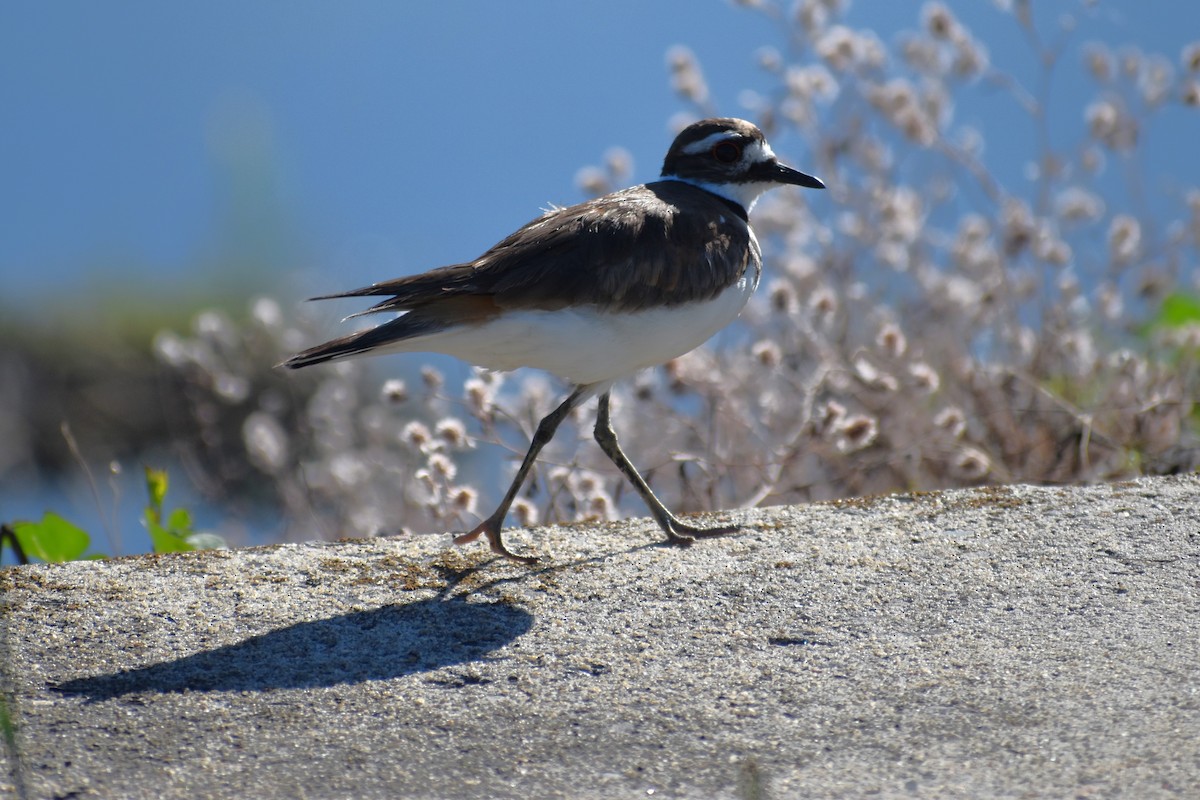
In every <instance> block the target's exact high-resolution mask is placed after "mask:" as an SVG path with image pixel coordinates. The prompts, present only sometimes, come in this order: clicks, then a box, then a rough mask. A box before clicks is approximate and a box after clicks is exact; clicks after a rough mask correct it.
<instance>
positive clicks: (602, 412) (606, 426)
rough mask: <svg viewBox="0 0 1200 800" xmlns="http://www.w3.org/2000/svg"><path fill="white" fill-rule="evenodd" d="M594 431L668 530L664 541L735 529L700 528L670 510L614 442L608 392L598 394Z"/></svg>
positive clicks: (685, 541)
mask: <svg viewBox="0 0 1200 800" xmlns="http://www.w3.org/2000/svg"><path fill="white" fill-rule="evenodd" d="M595 433H596V442H597V443H598V444H599V445H600V449H601V450H603V451H604V454H605V455H606V456H608V457H609V458H610V459H611V460H612V462H613V463H614V464H616V465H617V468H618V469H619V470H621V472H622V474H624V475H625V477H626V478H628V479H629V482H630V483H632V484H633V488H634V489H637V492H638V494H640V495H641V496H642V500H644V501H646V505H647V506H649V507H650V513H651V515H653V517H654V520H655V521H656V522H657V523H658V526H659V527H660V528H662V529H663V531H664V532H665V533H666V534H667V541H669V542H671V543H672V544H678V545H688V544H691V543H692V542H693V541H694V537H697V536H721V535H723V534H726V533H733V532H734V531H736V530H738V526H736V525H729V526H724V527H717V528H699V527H696V526H695V525H689V524H687V523H686V522H684V521H683V520H681V519H679V517H676V516H675V515H674V514H672V513H671V512H670V511H669V510H668V509H667V507H666V506H664V505H663V504H662V501H661V500H659V499H658V498H657V497H656V496H655V495H654V492H653V491H652V490H651V489H650V485H649V484H647V483H646V481H645V480H644V479H643V478H642V476H641V473H639V472H638V471H637V467H635V466H633V464H632V463H631V462H630V461H629V458H628V456H626V455H625V453H624V451H622V450H621V445H620V443H618V442H617V432H616V431H615V430H613V426H612V420H611V419H610V418H609V414H608V392H605V393H604V394H602V395H600V407H599V409H598V411H597V413H596V431H595Z"/></svg>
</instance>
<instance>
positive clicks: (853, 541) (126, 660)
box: [0, 477, 1200, 800]
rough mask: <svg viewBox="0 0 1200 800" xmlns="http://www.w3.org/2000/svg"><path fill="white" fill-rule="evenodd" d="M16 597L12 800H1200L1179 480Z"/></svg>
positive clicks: (184, 575)
mask: <svg viewBox="0 0 1200 800" xmlns="http://www.w3.org/2000/svg"><path fill="white" fill-rule="evenodd" d="M717 516H719V517H720V518H721V519H722V520H733V519H736V520H739V521H741V522H744V523H745V524H746V526H747V531H746V532H744V533H741V534H738V535H732V536H729V537H726V538H722V539H719V540H712V541H705V542H701V543H699V544H697V545H696V546H693V547H691V548H689V549H674V548H670V547H664V546H659V545H658V544H656V542H657V540H658V538H659V536H660V533H659V531H658V530H657V528H656V527H655V526H654V525H653V523H651V522H649V521H647V520H632V521H626V522H620V523H612V524H607V525H599V526H594V525H580V526H572V527H546V528H540V529H534V530H529V531H514V532H512V535H511V540H512V541H511V544H512V545H513V546H514V547H519V548H521V550H522V551H524V552H529V551H536V552H539V553H541V554H542V555H544V556H546V558H545V560H544V563H543V564H541V565H539V566H537V567H534V568H528V567H524V566H519V565H515V564H511V563H508V562H505V561H501V560H495V559H493V558H491V557H490V555H489V554H488V553H487V551H486V549H485V548H483V547H480V546H478V545H474V546H470V547H468V548H466V549H463V550H458V549H453V548H450V547H447V539H446V538H444V537H417V538H410V539H376V540H370V541H351V542H342V543H334V544H324V543H319V544H305V545H285V546H278V547H267V548H258V549H250V550H239V551H232V552H228V551H227V552H208V553H196V554H186V555H176V556H158V557H139V558H127V559H120V560H115V561H108V562H100V563H96V562H90V563H73V564H61V565H50V566H38V567H22V568H17V569H11V570H8V571H6V572H4V573H3V574H2V575H0V580H2V581H3V584H2V585H3V588H4V606H3V610H4V618H3V619H4V626H5V627H4V629H3V642H2V644H3V652H2V653H0V655H2V667H3V680H4V684H5V689H6V692H7V703H8V709H9V713H10V714H11V716H12V718H13V720H14V721H15V723H16V732H15V737H13V738H12V741H11V742H10V743H9V747H8V749H7V753H6V754H5V755H4V758H5V759H6V769H4V770H3V771H2V772H0V794H3V795H5V796H15V797H18V798H52V797H53V798H68V797H69V798H154V799H155V800H167V798H206V797H219V798H407V797H413V798H492V797H526V798H550V797H572V798H576V797H577V798H633V797H639V798H645V797H672V798H673V797H688V798H767V797H770V798H792V797H868V796H869V797H881V798H892V797H904V798H909V797H913V798H933V797H954V798H963V797H987V798H999V797H1004V798H1008V797H1011V798H1026V797H1086V798H1094V797H1118V796H1120V797H1124V798H1155V797H1177V798H1196V797H1200V633H1198V631H1200V522H1198V520H1200V480H1197V479H1196V478H1195V477H1180V478H1163V479H1147V480H1139V481H1136V482H1131V483H1123V484H1118V485H1113V486H1096V487H1087V488H1031V487H1011V488H987V489H977V490H967V491H956V492H947V493H930V494H917V495H899V496H892V497H882V498H873V499H868V500H862V501H853V502H842V503H829V504H818V505H812V506H801V507H789V508H771V509H761V510H753V511H738V512H730V513H728V514H722V515H717Z"/></svg>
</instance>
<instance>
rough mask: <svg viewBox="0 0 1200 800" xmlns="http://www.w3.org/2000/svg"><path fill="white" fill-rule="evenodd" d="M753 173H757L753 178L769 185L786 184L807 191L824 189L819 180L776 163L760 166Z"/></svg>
mask: <svg viewBox="0 0 1200 800" xmlns="http://www.w3.org/2000/svg"><path fill="white" fill-rule="evenodd" d="M755 172H758V173H759V174H758V175H756V176H755V177H757V178H759V179H760V180H762V181H765V182H769V183H786V184H790V185H792V186H803V187H805V188H807V189H824V188H825V184H824V183H822V182H821V179H820V178H814V177H813V176H812V175H805V174H804V173H803V172H801V171H800V170H798V169H792V168H791V167H788V166H784V165H783V164H780V163H779V162H778V161H776V162H775V163H767V164H760V165H758V168H757V169H756V170H755Z"/></svg>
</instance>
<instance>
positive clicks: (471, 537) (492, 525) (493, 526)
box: [454, 519, 537, 564]
mask: <svg viewBox="0 0 1200 800" xmlns="http://www.w3.org/2000/svg"><path fill="white" fill-rule="evenodd" d="M501 521H502V520H492V519H485V520H484V521H483V522H481V523H479V524H478V525H476V526H475V528H474V529H473V530H470V531H468V532H467V533H460V534H459V535H457V536H455V537H454V543H455V544H458V545H463V544H469V543H471V542H473V541H475V540H476V539H478V538H479V537H480V536H486V537H487V540H488V546H489V547H491V548H492V552H493V553H496V554H498V555H502V556H504V557H505V558H507V559H510V560H512V561H516V562H518V563H521V564H536V563H537V559H536V558H535V557H533V556H519V555H517V554H516V553H514V552H512V551H511V550H509V549H508V548H507V547H505V546H504V540H503V539H502V538H500V523H501Z"/></svg>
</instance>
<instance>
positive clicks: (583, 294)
mask: <svg viewBox="0 0 1200 800" xmlns="http://www.w3.org/2000/svg"><path fill="white" fill-rule="evenodd" d="M788 185H791V186H799V187H806V188H809V189H823V188H825V184H824V183H822V182H821V180H820V179H818V178H815V177H813V176H811V175H807V174H805V173H803V172H800V171H799V170H796V169H793V168H791V167H789V166H785V165H784V164H782V163H781V162H780V161H779V159H778V158H777V157H776V155H775V153H774V152H773V151H772V150H771V147H770V145H769V144H768V143H767V139H766V137H765V135H764V134H763V132H762V131H761V130H760V129H759V128H758V127H757V126H756V125H754V124H753V123H750V122H747V121H746V120H742V119H735V118H731V117H720V118H711V119H703V120H700V121H697V122H694V123H692V124H690V125H688V126H686V127H684V128H683V129H682V130H681V131H680V132H679V133H678V134H677V135H676V137H675V139H674V141H673V142H672V143H671V146H670V148H669V149H668V150H667V155H666V157H665V158H664V159H663V164H662V170H661V174H660V177H659V179H658V180H656V181H652V182H649V183H645V184H641V185H638V186H633V187H630V188H627V189H623V190H619V191H616V192H613V193H611V194H606V195H604V196H602V197H597V198H594V199H591V200H587V201H585V202H582V203H579V204H577V205H572V206H568V207H563V208H553V209H551V210H549V211H547V212H545V213H544V214H543V215H542V216H540V217H538V218H536V219H534V220H532V221H530V222H529V223H527V224H525V225H524V226H522V227H521V228H519V229H518V230H516V231H515V232H514V233H512V234H510V235H509V236H508V237H506V238H504V239H503V240H501V241H500V242H499V243H497V244H496V245H494V246H493V247H491V248H490V249H489V250H487V252H485V253H484V254H483V255H481V256H479V257H478V258H476V259H475V260H473V261H465V262H462V263H459V264H452V265H449V266H443V267H439V268H436V269H432V270H429V271H427V272H424V273H421V274H417V275H411V276H408V277H403V278H398V279H395V280H389V281H384V282H381V283H375V284H372V285H370V286H366V287H363V288H361V289H354V290H352V291H348V292H340V293H337V294H331V295H323V296H321V297H314V298H312V299H313V300H328V299H333V298H349V297H384V298H386V299H383V300H380V301H378V302H376V303H375V304H374V305H372V306H370V307H369V308H367V309H365V310H363V311H359V312H357V313H355V314H352V315H351V317H357V316H361V315H365V314H383V313H392V314H398V316H395V317H394V318H392V319H390V320H389V321H386V322H383V323H382V324H380V325H378V326H376V327H374V328H369V329H367V330H364V331H360V332H357V333H352V334H350V335H348V336H342V337H340V338H337V339H333V340H331V341H328V342H325V343H324V344H320V345H317V346H315V347H312V348H309V349H307V350H304V351H303V352H300V353H297V354H296V355H294V356H292V357H290V358H288V359H287V360H286V361H284V362H283V364H282V366H285V367H288V368H291V369H298V368H300V367H307V366H310V365H313V364H320V363H324V362H327V361H334V360H338V359H344V358H352V357H356V356H366V355H379V354H384V353H400V352H429V353H442V354H447V355H451V356H455V357H457V358H459V359H461V360H463V361H466V362H469V363H471V364H474V365H476V366H479V367H482V368H485V369H489V370H501V371H503V370H512V369H516V368H518V367H534V368H538V369H541V370H544V371H546V372H549V373H551V374H554V375H557V376H558V377H560V378H562V379H564V380H565V381H567V382H568V383H569V384H570V386H571V387H572V388H571V390H570V393H569V394H568V395H567V397H566V399H565V400H563V401H562V402H561V404H559V405H558V406H557V407H556V408H555V409H554V410H553V411H551V412H550V413H549V414H548V415H546V417H545V418H543V419H542V420H541V422H540V423H539V424H538V426H537V428H536V430H535V431H534V434H533V437H532V440H531V442H530V445H529V449H528V451H527V452H526V454H525V457H524V459H523V460H522V462H521V465H520V467H519V468H518V469H517V473H516V475H515V477H514V478H513V480H512V482H511V484H510V485H509V487H508V490H507V492H506V493H505V495H504V498H503V499H502V500H501V502H500V505H499V506H498V507H497V508H496V510H495V511H494V512H493V513H492V514H491V515H490V516H489V517H487V518H486V519H484V520H483V521H482V522H480V523H479V525H477V526H476V527H475V528H474V529H473V530H471V531H469V532H466V533H462V534H459V535H457V536H455V538H454V542H455V543H456V544H460V545H462V544H466V543H468V542H472V541H475V540H477V539H479V537H481V536H482V537H486V539H487V542H488V544H489V545H490V547H491V550H492V551H493V552H495V553H497V554H499V555H501V556H504V557H506V558H509V559H512V560H514V561H517V562H521V563H525V564H533V563H536V561H537V559H536V557H533V556H524V555H518V554H516V553H513V552H512V551H510V550H509V549H508V547H507V546H506V545H505V544H504V540H503V537H502V536H501V528H502V526H503V523H504V520H505V518H506V517H507V515H508V511H509V507H510V506H511V505H512V503H513V501H514V499H515V498H516V497H517V494H518V493H519V492H520V490H521V487H522V486H523V485H524V483H525V479H526V477H527V476H528V474H529V471H530V469H531V468H532V467H533V465H534V463H535V461H536V460H537V456H538V453H539V452H540V451H541V450H542V448H543V447H545V446H546V444H547V443H548V442H549V441H550V440H551V439H552V438H553V436H554V433H555V431H556V430H557V429H558V427H559V425H560V424H561V423H562V421H563V420H564V419H565V418H566V417H567V416H568V415H569V414H570V413H571V411H572V410H574V409H575V408H577V407H579V406H580V405H582V404H583V403H585V402H587V401H588V400H590V399H592V398H593V397H596V398H598V402H597V411H596V424H595V429H594V436H595V439H596V442H597V443H598V444H599V445H600V449H601V450H602V451H603V452H604V454H605V455H606V456H608V458H609V459H610V460H611V461H612V462H613V463H614V464H615V465H616V466H617V468H618V469H619V470H620V471H621V473H622V474H623V475H624V477H625V478H626V479H627V480H628V481H629V482H630V483H631V484H632V485H633V488H634V489H635V490H636V491H637V493H638V494H639V495H640V496H641V498H642V500H643V501H644V502H645V503H646V505H647V507H648V508H649V510H650V513H651V515H652V516H653V517H654V520H655V521H656V522H657V523H658V526H659V527H660V528H661V529H662V530H663V532H664V533H665V534H666V537H667V541H668V542H670V543H672V544H677V545H689V544H691V543H692V542H693V541H694V540H695V539H696V538H697V537H710V536H719V535H722V534H728V533H732V532H734V531H736V530H737V529H738V528H737V526H732V527H730V526H726V527H714V528H703V527H699V526H696V525H691V524H689V523H687V522H684V521H683V520H681V519H680V518H679V517H677V516H676V515H675V514H673V513H671V511H670V510H669V509H668V508H667V507H666V506H665V505H663V503H662V502H661V501H660V500H659V499H658V497H656V496H655V494H654V492H653V491H652V490H651V488H650V486H649V484H648V483H647V482H646V481H645V479H644V478H643V477H642V475H641V473H640V472H639V471H638V469H637V468H636V467H635V466H634V465H633V463H632V462H630V460H629V458H628V457H627V456H626V455H625V453H624V451H623V450H622V449H621V446H620V443H619V442H618V441H617V434H616V431H615V430H614V428H613V425H612V419H611V416H610V412H609V392H610V390H611V388H612V386H613V385H614V383H615V382H616V381H617V380H619V379H621V378H623V377H626V376H629V375H631V374H634V373H636V372H638V371H639V370H642V369H645V368H649V367H654V366H657V365H660V364H664V363H666V362H668V361H670V360H671V359H674V358H678V357H679V356H681V355H683V354H685V353H687V352H689V351H691V350H693V349H694V348H696V347H698V346H699V345H700V344H702V343H703V342H705V341H706V340H707V339H709V338H710V337H711V336H712V335H713V334H715V333H716V332H717V331H719V330H720V329H722V328H724V327H725V326H726V325H728V324H729V323H730V322H732V321H733V320H734V319H735V318H736V317H737V316H738V314H739V313H740V312H741V310H742V309H743V307H744V306H745V305H746V303H747V302H748V301H749V299H750V296H751V295H752V294H753V293H754V290H755V288H756V287H757V286H758V283H759V279H760V277H761V274H762V251H761V249H760V247H759V244H758V240H757V239H756V238H755V236H754V231H753V230H751V228H750V224H749V213H750V210H751V209H752V208H753V206H754V204H755V201H756V200H757V199H758V198H759V196H760V195H761V194H763V193H764V192H765V191H767V190H768V189H772V188H775V187H779V186H788ZM349 318H350V317H347V319H349Z"/></svg>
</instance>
